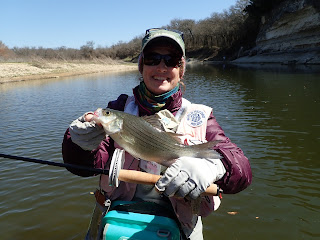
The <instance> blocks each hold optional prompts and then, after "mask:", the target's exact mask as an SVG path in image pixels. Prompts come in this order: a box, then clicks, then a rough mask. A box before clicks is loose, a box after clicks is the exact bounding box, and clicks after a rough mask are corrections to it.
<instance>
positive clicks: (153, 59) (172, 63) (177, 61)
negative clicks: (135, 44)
mask: <svg viewBox="0 0 320 240" xmlns="http://www.w3.org/2000/svg"><path fill="white" fill-rule="evenodd" d="M162 59H163V61H164V63H165V65H166V66H167V67H174V68H175V67H181V57H178V56H174V55H161V54H158V53H149V54H145V55H144V56H143V64H144V65H147V66H157V65H159V64H160V62H161V60H162Z"/></svg>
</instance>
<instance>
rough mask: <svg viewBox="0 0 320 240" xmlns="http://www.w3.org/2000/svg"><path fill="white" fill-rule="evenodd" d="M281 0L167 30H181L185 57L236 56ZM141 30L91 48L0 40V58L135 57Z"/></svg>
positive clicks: (260, 1) (246, 4)
mask: <svg viewBox="0 0 320 240" xmlns="http://www.w3.org/2000/svg"><path fill="white" fill-rule="evenodd" d="M283 1H284V0H268V1H264V0H238V1H237V2H236V4H235V5H234V6H231V7H230V8H229V10H225V11H224V12H223V13H213V14H211V16H210V17H208V18H205V19H203V20H200V21H195V20H192V19H173V20H171V22H170V24H168V25H167V26H162V27H164V28H167V29H176V30H179V31H182V32H183V33H184V39H185V44H186V51H187V56H189V57H199V58H216V59H219V58H220V59H221V58H222V57H224V56H226V57H227V58H229V59H232V58H236V57H237V54H238V51H239V49H242V50H245V49H250V48H251V47H253V46H254V44H255V39H256V36H257V33H258V30H259V25H260V18H261V16H262V15H264V14H266V13H267V12H269V11H271V10H272V8H274V7H275V6H276V5H278V4H279V3H281V2H283ZM143 35H144V33H142V34H141V35H140V36H137V37H135V38H133V39H132V40H131V41H129V42H119V43H117V44H114V45H112V46H111V47H101V46H98V47H95V43H94V42H93V41H88V42H87V43H86V44H85V45H83V46H81V47H80V49H73V48H67V47H63V46H62V47H59V48H54V49H53V48H43V47H22V48H18V47H14V48H12V49H9V48H7V47H6V46H5V44H4V43H2V42H1V41H0V60H1V58H7V59H8V58H14V57H15V58H22V59H25V58H33V57H34V58H36V57H38V58H43V59H59V60H82V59H86V60H90V59H104V58H112V59H126V60H133V59H136V57H137V56H138V54H139V52H140V48H141V39H142V37H143Z"/></svg>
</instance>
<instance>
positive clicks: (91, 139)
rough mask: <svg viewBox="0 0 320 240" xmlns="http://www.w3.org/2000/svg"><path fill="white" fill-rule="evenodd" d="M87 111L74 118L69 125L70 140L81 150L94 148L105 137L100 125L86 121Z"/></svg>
mask: <svg viewBox="0 0 320 240" xmlns="http://www.w3.org/2000/svg"><path fill="white" fill-rule="evenodd" d="M89 113H92V114H93V112H87V113H85V114H84V115H82V116H81V117H79V118H78V119H76V120H74V121H73V122H72V123H71V124H70V126H69V132H70V135H71V140H72V142H74V143H75V144H77V145H78V146H79V147H81V148H82V149H83V150H90V151H91V150H93V149H96V148H97V147H98V146H99V144H100V143H101V141H102V140H103V139H104V138H105V137H106V134H105V132H104V130H103V128H102V127H100V126H98V125H97V124H96V122H95V121H90V122H86V121H85V117H86V115H87V114H89Z"/></svg>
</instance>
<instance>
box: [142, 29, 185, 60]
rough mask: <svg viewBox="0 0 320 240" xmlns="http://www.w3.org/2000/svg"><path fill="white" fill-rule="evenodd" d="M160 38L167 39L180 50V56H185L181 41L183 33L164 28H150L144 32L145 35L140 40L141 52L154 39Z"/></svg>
mask: <svg viewBox="0 0 320 240" xmlns="http://www.w3.org/2000/svg"><path fill="white" fill-rule="evenodd" d="M160 38H168V39H169V40H171V41H172V42H174V43H175V44H176V45H177V47H178V48H180V50H181V52H182V55H183V56H185V55H186V53H185V45H184V41H183V33H182V32H179V31H177V30H167V29H165V28H150V29H148V30H146V35H145V36H144V38H143V39H142V48H141V52H143V50H144V49H145V47H146V46H147V45H148V44H149V43H150V42H151V41H152V40H155V39H160Z"/></svg>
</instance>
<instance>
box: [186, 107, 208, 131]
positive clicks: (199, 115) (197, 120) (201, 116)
mask: <svg viewBox="0 0 320 240" xmlns="http://www.w3.org/2000/svg"><path fill="white" fill-rule="evenodd" d="M206 120H207V119H206V114H205V112H204V111H201V110H194V111H192V112H190V113H188V115H187V124H188V125H189V126H191V127H199V126H201V125H202V124H203V123H204V122H205V121H206Z"/></svg>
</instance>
